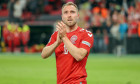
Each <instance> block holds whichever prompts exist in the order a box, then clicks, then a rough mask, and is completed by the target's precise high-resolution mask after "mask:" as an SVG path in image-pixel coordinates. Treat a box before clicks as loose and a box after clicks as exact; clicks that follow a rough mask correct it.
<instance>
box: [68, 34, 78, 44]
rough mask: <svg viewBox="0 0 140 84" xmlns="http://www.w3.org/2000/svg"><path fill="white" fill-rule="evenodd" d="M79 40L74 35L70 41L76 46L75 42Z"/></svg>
mask: <svg viewBox="0 0 140 84" xmlns="http://www.w3.org/2000/svg"><path fill="white" fill-rule="evenodd" d="M76 40H77V36H76V35H73V36H72V37H71V38H70V41H71V42H72V44H75V41H76Z"/></svg>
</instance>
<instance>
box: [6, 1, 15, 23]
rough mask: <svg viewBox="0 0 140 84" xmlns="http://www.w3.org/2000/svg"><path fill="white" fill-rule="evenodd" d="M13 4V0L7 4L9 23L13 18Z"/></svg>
mask: <svg viewBox="0 0 140 84" xmlns="http://www.w3.org/2000/svg"><path fill="white" fill-rule="evenodd" d="M14 3H15V0H10V1H9V2H8V10H9V21H10V22H12V21H13V18H14V15H13V12H14Z"/></svg>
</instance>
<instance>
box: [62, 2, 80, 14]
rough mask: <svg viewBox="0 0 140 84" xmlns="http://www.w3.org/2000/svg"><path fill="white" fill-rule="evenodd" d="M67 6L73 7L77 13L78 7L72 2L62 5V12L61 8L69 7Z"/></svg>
mask: <svg viewBox="0 0 140 84" xmlns="http://www.w3.org/2000/svg"><path fill="white" fill-rule="evenodd" d="M69 5H72V6H74V7H75V8H76V9H77V12H78V7H77V5H76V4H74V3H73V2H68V3H66V4H64V5H63V6H62V10H63V8H64V7H65V6H69Z"/></svg>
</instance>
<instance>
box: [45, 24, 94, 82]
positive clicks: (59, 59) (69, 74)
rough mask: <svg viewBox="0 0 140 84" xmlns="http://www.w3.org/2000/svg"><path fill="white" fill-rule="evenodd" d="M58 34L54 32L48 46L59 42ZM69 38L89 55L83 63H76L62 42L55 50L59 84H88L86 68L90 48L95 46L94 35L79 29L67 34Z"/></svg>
mask: <svg viewBox="0 0 140 84" xmlns="http://www.w3.org/2000/svg"><path fill="white" fill-rule="evenodd" d="M57 33H58V32H54V34H53V35H52V36H51V39H50V41H49V43H48V44H47V46H49V45H51V44H53V43H54V42H55V41H56V40H57ZM67 37H68V38H69V40H70V41H71V42H72V43H73V45H75V46H76V47H78V48H84V49H86V50H87V51H88V53H87V55H86V56H85V57H84V58H83V59H82V60H81V61H76V59H75V58H74V57H73V56H72V55H71V54H70V53H69V51H68V50H67V48H66V47H65V45H64V43H63V42H62V43H61V44H60V45H59V46H58V47H57V48H56V49H55V56H56V67H57V84H87V81H86V77H87V73H86V69H85V66H86V62H87V58H88V55H89V52H90V48H91V47H92V45H93V34H92V33H91V32H89V31H87V30H85V29H82V28H80V27H78V28H77V29H76V30H75V31H72V32H69V33H67Z"/></svg>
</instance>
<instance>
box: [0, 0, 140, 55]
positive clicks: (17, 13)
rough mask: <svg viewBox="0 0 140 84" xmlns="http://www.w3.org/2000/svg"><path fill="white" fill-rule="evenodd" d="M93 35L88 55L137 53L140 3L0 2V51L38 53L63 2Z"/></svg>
mask: <svg viewBox="0 0 140 84" xmlns="http://www.w3.org/2000/svg"><path fill="white" fill-rule="evenodd" d="M69 1H71V2H74V3H76V4H77V5H78V8H79V14H80V19H79V21H78V24H79V26H80V27H82V28H84V29H87V30H90V31H91V32H93V34H94V47H93V48H92V49H91V53H114V54H116V55H118V56H120V55H121V54H129V53H140V44H139V43H140V0H1V1H0V28H1V48H0V51H1V52H27V53H28V52H41V50H42V48H43V47H44V46H45V45H46V44H47V42H48V40H49V38H50V36H51V34H52V33H53V32H54V31H55V24H56V22H57V21H60V20H61V7H62V5H63V4H64V3H66V2H69Z"/></svg>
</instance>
